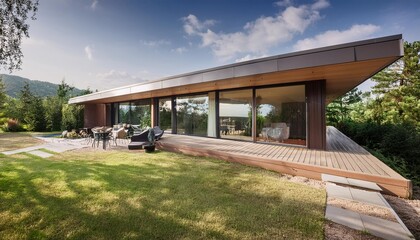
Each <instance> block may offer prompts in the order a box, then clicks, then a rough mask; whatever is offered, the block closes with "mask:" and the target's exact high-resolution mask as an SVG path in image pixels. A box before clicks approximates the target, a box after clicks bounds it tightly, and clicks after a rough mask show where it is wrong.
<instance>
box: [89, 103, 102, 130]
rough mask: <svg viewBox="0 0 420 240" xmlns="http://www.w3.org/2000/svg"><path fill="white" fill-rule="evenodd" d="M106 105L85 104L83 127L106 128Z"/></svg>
mask: <svg viewBox="0 0 420 240" xmlns="http://www.w3.org/2000/svg"><path fill="white" fill-rule="evenodd" d="M106 125H107V124H106V105H105V104H86V105H85V110H84V127H87V128H93V127H97V126H106Z"/></svg>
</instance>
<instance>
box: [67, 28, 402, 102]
mask: <svg viewBox="0 0 420 240" xmlns="http://www.w3.org/2000/svg"><path fill="white" fill-rule="evenodd" d="M403 55H404V49H403V40H402V35H394V36H388V37H382V38H375V39H370V40H364V41H358V42H352V43H347V44H341V45H336V46H330V47H324V48H317V49H312V50H307V51H300V52H295V53H290V54H282V55H277V56H272V57H267V58H261V59H255V60H251V61H247V62H241V63H236V64H230V65H226V66H221V67H217V68H211V69H206V70H202V71H197V72H192V73H187V74H182V75H177V76H173V77H167V78H163V79H159V80H155V81H148V82H143V83H139V84H134V85H130V86H125V87H119V88H114V89H110V90H105V91H100V92H95V93H92V94H88V95H84V96H79V97H74V98H71V99H70V100H69V103H73V104H90V103H111V102H122V101H130V100H136V99H143V98H151V97H165V96H173V95H179V94H190V93H197V92H206V91H214V90H223V89H233V88H242V87H253V86H264V85H273V84H288V83H298V82H306V81H314V80H326V97H327V102H330V101H332V100H334V99H335V98H337V97H339V96H341V95H343V94H345V93H346V92H348V91H349V90H351V89H353V88H354V87H356V86H358V85H359V84H361V83H362V82H364V81H365V80H367V79H368V78H370V77H371V76H373V75H374V74H376V73H377V72H379V71H380V70H382V69H383V68H385V67H387V66H389V65H390V64H392V63H393V62H395V61H396V60H398V59H399V58H401V57H402V56H403Z"/></svg>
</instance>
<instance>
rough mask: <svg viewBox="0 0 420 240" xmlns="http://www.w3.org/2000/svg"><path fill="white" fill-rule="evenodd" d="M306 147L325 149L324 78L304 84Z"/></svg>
mask: <svg viewBox="0 0 420 240" xmlns="http://www.w3.org/2000/svg"><path fill="white" fill-rule="evenodd" d="M306 103H307V108H308V109H307V119H308V121H307V126H308V130H307V131H308V138H307V142H308V148H310V149H320V150H325V149H326V147H327V143H326V134H327V133H326V122H325V121H326V120H325V80H320V81H312V82H308V83H307V84H306Z"/></svg>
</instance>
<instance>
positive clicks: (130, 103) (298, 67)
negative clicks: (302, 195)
mask: <svg viewBox="0 0 420 240" xmlns="http://www.w3.org/2000/svg"><path fill="white" fill-rule="evenodd" d="M403 54H404V50H403V40H402V36H401V35H394V36H388V37H382V38H376V39H370V40H365V41H358V42H352V43H347V44H341V45H336V46H330V47H324V48H318V49H313V50H307V51H301V52H295V53H290V54H282V55H278V56H272V57H267V58H261V59H255V60H251V61H247V62H240V63H236V64H230V65H226V66H221V67H217V68H211V69H205V70H201V71H196V72H192V73H187V74H182V75H177V76H173V77H167V78H163V79H159V80H156V81H149V82H143V83H139V84H134V85H130V86H125V87H120V88H115V89H110V90H106V91H101V92H96V93H92V94H89V95H84V96H80V97H75V98H72V99H70V101H69V103H73V104H84V105H85V112H84V114H85V118H84V120H85V121H84V122H85V127H94V126H105V125H106V126H110V125H113V124H116V123H131V124H138V125H142V126H144V127H145V126H156V125H158V126H160V127H161V128H162V129H164V130H165V132H168V133H172V134H171V135H166V138H163V139H162V140H161V141H159V147H160V148H162V149H166V150H169V151H176V152H183V153H187V154H192V155H199V156H215V157H218V158H220V159H225V160H227V161H232V162H240V163H242V164H247V165H252V166H258V167H263V168H266V169H270V170H273V171H278V172H282V173H288V174H291V175H300V176H305V177H309V178H315V179H321V176H322V174H325V173H327V174H333V175H337V176H342V177H348V178H355V179H359V180H368V181H371V182H375V183H377V184H378V185H379V186H380V187H381V188H382V189H383V190H384V191H385V192H389V193H393V194H395V195H398V196H402V197H409V196H410V195H411V194H412V184H411V181H410V180H407V179H405V178H404V177H402V176H401V175H399V174H398V173H396V172H395V171H393V170H392V169H391V168H389V167H388V166H386V165H385V164H384V163H382V162H381V161H380V160H378V159H377V158H375V157H374V156H372V155H371V154H370V153H369V152H367V151H366V150H364V149H363V148H362V147H360V146H358V145H357V144H356V143H354V142H353V141H351V140H350V139H349V138H348V137H346V136H345V135H344V134H342V133H340V132H339V131H338V130H336V129H334V128H332V127H328V128H327V126H326V117H325V107H326V105H327V104H328V103H330V102H331V101H333V100H334V99H335V98H337V97H339V96H341V95H343V94H345V93H346V92H348V91H349V90H351V89H353V88H354V87H356V86H358V85H359V84H360V83H362V82H364V81H365V80H367V79H368V78H370V77H371V76H373V75H374V74H376V73H377V72H379V71H380V70H382V69H383V68H385V67H387V66H389V65H390V64H392V63H393V62H395V61H396V60H398V59H399V58H401V57H402V56H403ZM191 136H201V137H203V138H197V137H191ZM229 140H236V141H229ZM290 146H293V147H290Z"/></svg>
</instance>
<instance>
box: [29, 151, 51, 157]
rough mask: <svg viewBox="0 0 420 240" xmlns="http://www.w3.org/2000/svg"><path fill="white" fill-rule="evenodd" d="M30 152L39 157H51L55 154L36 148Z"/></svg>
mask: <svg viewBox="0 0 420 240" xmlns="http://www.w3.org/2000/svg"><path fill="white" fill-rule="evenodd" d="M28 153H29V154H32V155H35V156H38V157H42V158H49V157H51V156H53V154H51V153H47V152H43V151H39V150H35V151H30V152H28Z"/></svg>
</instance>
